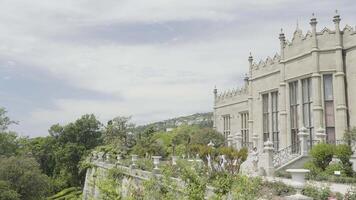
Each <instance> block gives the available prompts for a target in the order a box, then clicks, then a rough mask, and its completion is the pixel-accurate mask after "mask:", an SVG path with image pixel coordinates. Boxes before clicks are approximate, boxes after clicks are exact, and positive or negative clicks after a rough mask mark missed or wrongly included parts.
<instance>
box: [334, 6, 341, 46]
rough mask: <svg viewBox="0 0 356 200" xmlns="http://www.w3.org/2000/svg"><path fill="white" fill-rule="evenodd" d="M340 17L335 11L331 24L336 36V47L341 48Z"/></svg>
mask: <svg viewBox="0 0 356 200" xmlns="http://www.w3.org/2000/svg"><path fill="white" fill-rule="evenodd" d="M340 21H341V18H340V15H339V13H338V11H337V10H335V16H334V18H333V22H334V24H335V36H336V46H337V47H341V34H340Z"/></svg>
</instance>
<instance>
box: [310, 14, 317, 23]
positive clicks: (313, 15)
mask: <svg viewBox="0 0 356 200" xmlns="http://www.w3.org/2000/svg"><path fill="white" fill-rule="evenodd" d="M317 23H318V22H317V21H316V17H315V14H314V13H313V14H312V18H311V19H310V25H312V26H316V24H317Z"/></svg>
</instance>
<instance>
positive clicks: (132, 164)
mask: <svg viewBox="0 0 356 200" xmlns="http://www.w3.org/2000/svg"><path fill="white" fill-rule="evenodd" d="M137 157H138V156H137V155H135V154H134V155H131V162H132V163H131V167H132V168H135V167H136V162H137Z"/></svg>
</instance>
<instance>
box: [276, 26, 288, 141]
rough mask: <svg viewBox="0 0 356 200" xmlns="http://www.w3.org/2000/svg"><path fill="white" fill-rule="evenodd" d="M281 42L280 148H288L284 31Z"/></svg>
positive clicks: (281, 34) (280, 35)
mask: <svg viewBox="0 0 356 200" xmlns="http://www.w3.org/2000/svg"><path fill="white" fill-rule="evenodd" d="M279 41H280V48H281V50H280V55H281V63H282V64H283V66H282V68H281V73H280V79H279V93H278V95H279V97H278V101H279V107H278V110H279V124H278V125H279V127H278V128H279V143H280V144H279V146H280V147H281V148H284V147H287V137H288V136H287V110H286V107H287V105H286V98H287V95H286V94H287V93H286V85H287V84H286V82H285V63H284V59H285V58H284V47H285V44H286V37H285V35H284V33H283V30H281V33H280V34H279Z"/></svg>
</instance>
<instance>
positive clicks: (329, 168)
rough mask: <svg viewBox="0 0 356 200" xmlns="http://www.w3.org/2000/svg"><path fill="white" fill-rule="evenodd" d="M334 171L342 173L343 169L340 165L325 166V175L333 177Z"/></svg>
mask: <svg viewBox="0 0 356 200" xmlns="http://www.w3.org/2000/svg"><path fill="white" fill-rule="evenodd" d="M335 171H343V167H342V165H341V164H340V163H333V164H330V165H329V166H327V167H326V169H325V174H327V175H331V176H333V175H334V172H335ZM341 174H344V173H341Z"/></svg>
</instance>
